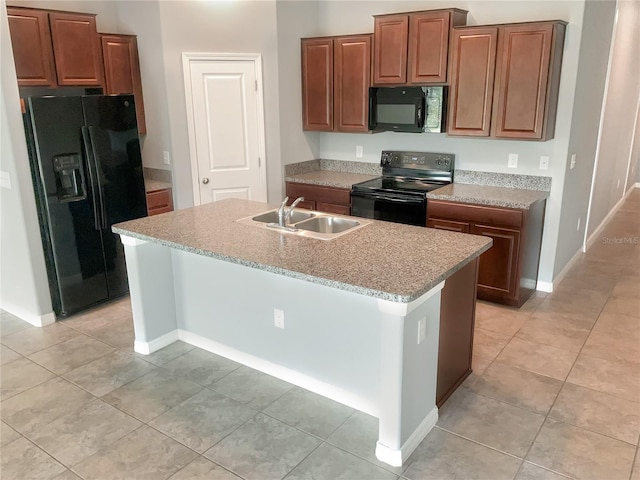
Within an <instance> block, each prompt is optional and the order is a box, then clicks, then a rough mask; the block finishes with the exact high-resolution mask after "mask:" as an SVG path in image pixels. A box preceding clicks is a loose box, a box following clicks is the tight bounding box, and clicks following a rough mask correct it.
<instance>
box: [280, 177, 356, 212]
mask: <svg viewBox="0 0 640 480" xmlns="http://www.w3.org/2000/svg"><path fill="white" fill-rule="evenodd" d="M286 191H287V197H289V204H291V202H293V201H294V200H295V199H296V198H298V197H304V201H303V202H300V203H299V204H298V206H299V207H300V208H306V209H308V210H317V211H319V212H327V213H336V214H339V215H349V214H350V213H351V190H349V189H346V188H335V187H325V186H322V185H309V184H306V183H296V182H286Z"/></svg>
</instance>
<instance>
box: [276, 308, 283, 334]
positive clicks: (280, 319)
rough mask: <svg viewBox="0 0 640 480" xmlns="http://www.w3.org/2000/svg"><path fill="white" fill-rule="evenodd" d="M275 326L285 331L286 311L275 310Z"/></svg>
mask: <svg viewBox="0 0 640 480" xmlns="http://www.w3.org/2000/svg"><path fill="white" fill-rule="evenodd" d="M273 324H274V326H276V327H278V328H282V329H284V310H280V309H279V308H274V309H273Z"/></svg>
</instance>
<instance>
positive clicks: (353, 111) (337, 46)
mask: <svg viewBox="0 0 640 480" xmlns="http://www.w3.org/2000/svg"><path fill="white" fill-rule="evenodd" d="M371 40H372V37H371V35H358V36H348V37H338V38H335V39H334V40H333V45H334V65H333V68H334V71H333V73H334V77H333V78H334V82H333V86H334V95H333V102H334V131H336V132H366V131H368V130H369V86H370V85H371Z"/></svg>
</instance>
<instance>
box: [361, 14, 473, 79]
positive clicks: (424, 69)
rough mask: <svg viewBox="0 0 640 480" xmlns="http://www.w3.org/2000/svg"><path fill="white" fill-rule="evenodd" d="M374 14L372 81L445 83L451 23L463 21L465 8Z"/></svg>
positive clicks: (460, 23) (465, 16)
mask: <svg viewBox="0 0 640 480" xmlns="http://www.w3.org/2000/svg"><path fill="white" fill-rule="evenodd" d="M374 18H375V26H374V34H373V38H374V55H373V84H374V85H429V84H442V83H446V81H447V68H448V67H447V65H448V58H449V35H450V33H451V27H453V26H457V25H465V24H466V23H467V12H466V11H465V10H458V9H455V8H451V9H446V10H431V11H425V12H409V13H402V14H395V15H379V16H376V17H374Z"/></svg>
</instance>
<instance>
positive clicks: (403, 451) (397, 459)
mask: <svg viewBox="0 0 640 480" xmlns="http://www.w3.org/2000/svg"><path fill="white" fill-rule="evenodd" d="M437 421H438V407H433V410H431V411H430V412H429V414H428V415H427V416H426V417H425V419H424V420H423V421H422V423H420V425H419V426H418V428H416V430H415V431H414V432H413V433H412V434H411V436H410V437H409V438H408V439H407V441H406V442H404V445H402V447H400V450H395V449H393V448H390V447H387V446H386V445H383V444H381V443H380V442H377V443H376V457H377V458H378V460H380V461H381V462H384V463H388V464H389V465H391V466H394V467H401V466H402V464H403V463H404V461H405V460H406V459H407V458H409V455H411V454H412V453H413V451H414V450H415V449H416V448H418V445H420V442H422V440H424V437H426V436H427V434H428V433H429V432H430V431H431V429H432V428H433V427H434V425H435V424H436V422H437Z"/></svg>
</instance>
